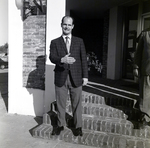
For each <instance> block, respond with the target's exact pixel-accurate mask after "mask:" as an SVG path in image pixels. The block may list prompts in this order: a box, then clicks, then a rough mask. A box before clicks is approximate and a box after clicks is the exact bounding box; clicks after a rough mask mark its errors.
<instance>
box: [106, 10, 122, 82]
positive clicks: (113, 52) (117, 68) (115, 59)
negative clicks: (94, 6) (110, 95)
mask: <svg viewBox="0 0 150 148" xmlns="http://www.w3.org/2000/svg"><path fill="white" fill-rule="evenodd" d="M109 17H110V19H109V36H108V57H107V78H108V79H114V80H115V79H120V78H121V76H122V61H123V58H122V31H123V28H122V26H123V25H122V9H121V8H120V7H114V8H112V9H110V16H109Z"/></svg>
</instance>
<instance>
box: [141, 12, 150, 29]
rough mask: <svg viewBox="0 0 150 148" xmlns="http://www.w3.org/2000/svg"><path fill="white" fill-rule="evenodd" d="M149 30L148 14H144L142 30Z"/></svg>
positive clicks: (149, 19)
mask: <svg viewBox="0 0 150 148" xmlns="http://www.w3.org/2000/svg"><path fill="white" fill-rule="evenodd" d="M147 28H150V13H147V14H144V15H143V17H142V30H145V29H147Z"/></svg>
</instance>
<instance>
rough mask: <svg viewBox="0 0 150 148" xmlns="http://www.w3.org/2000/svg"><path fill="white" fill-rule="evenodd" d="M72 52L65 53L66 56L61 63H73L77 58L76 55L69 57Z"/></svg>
mask: <svg viewBox="0 0 150 148" xmlns="http://www.w3.org/2000/svg"><path fill="white" fill-rule="evenodd" d="M69 56H70V53H68V54H67V55H65V56H64V57H62V58H61V63H65V64H73V63H74V62H75V61H76V59H75V58H74V57H69Z"/></svg>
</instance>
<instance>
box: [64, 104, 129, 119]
mask: <svg viewBox="0 0 150 148" xmlns="http://www.w3.org/2000/svg"><path fill="white" fill-rule="evenodd" d="M82 106H83V108H82V114H87V115H94V116H96V117H106V118H107V117H108V118H118V119H127V117H128V116H127V115H126V114H125V113H124V112H123V111H122V110H119V109H116V108H113V107H111V106H108V105H105V104H94V103H82ZM66 111H67V112H68V113H69V114H71V113H72V109H71V103H70V101H68V102H67V107H66Z"/></svg>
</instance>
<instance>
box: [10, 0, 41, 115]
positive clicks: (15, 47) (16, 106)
mask: <svg viewBox="0 0 150 148" xmlns="http://www.w3.org/2000/svg"><path fill="white" fill-rule="evenodd" d="M8 10H9V11H8V12H9V13H8V15H9V17H8V20H9V24H8V29H9V38H8V43H9V71H8V92H9V95H8V112H9V113H16V114H23V115H34V116H35V115H39V116H40V115H42V114H43V100H44V99H43V98H44V91H41V90H35V89H26V88H25V87H23V74H22V72H23V70H22V68H23V63H22V62H23V21H22V17H21V11H20V10H18V9H17V7H16V5H15V0H11V1H8ZM35 100H36V101H35Z"/></svg>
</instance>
